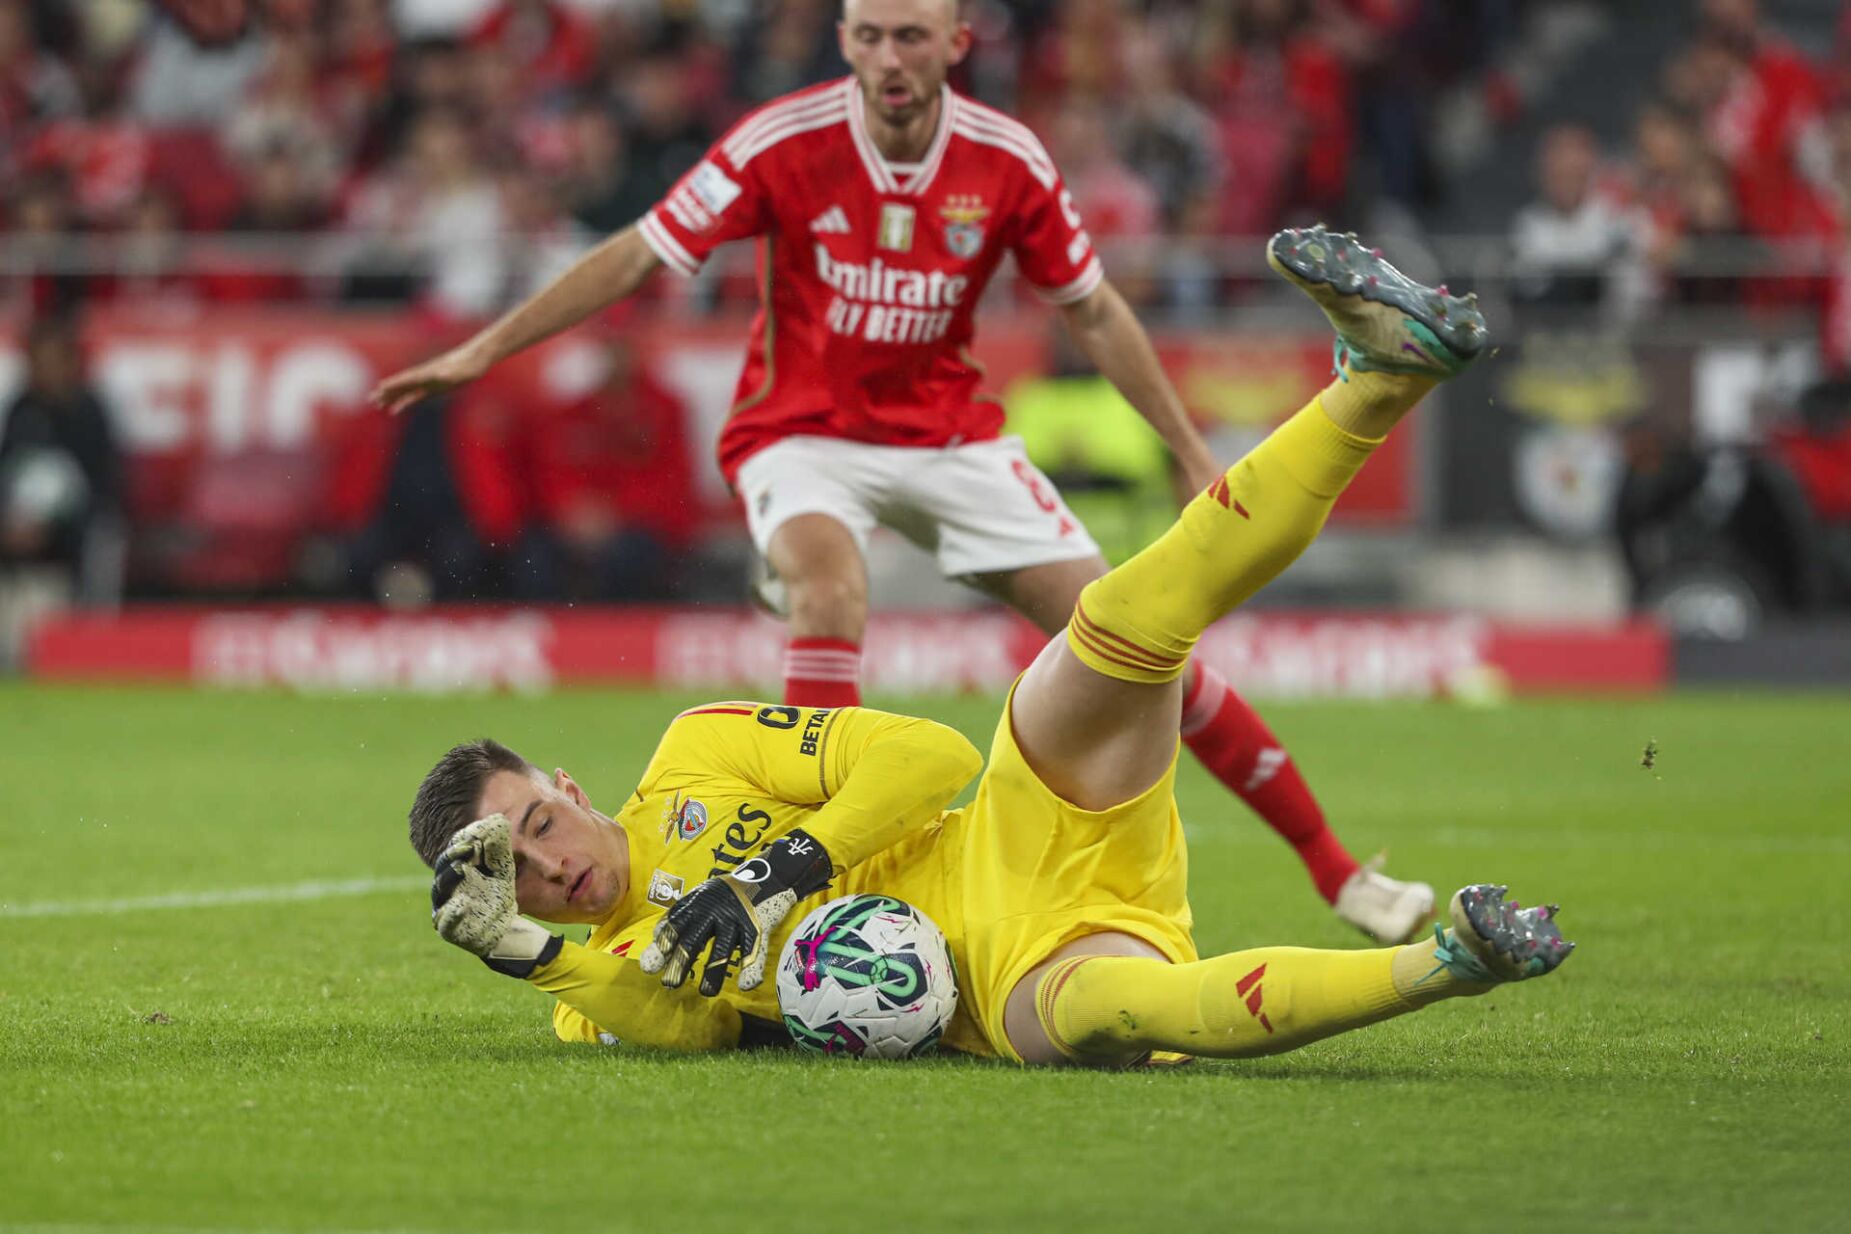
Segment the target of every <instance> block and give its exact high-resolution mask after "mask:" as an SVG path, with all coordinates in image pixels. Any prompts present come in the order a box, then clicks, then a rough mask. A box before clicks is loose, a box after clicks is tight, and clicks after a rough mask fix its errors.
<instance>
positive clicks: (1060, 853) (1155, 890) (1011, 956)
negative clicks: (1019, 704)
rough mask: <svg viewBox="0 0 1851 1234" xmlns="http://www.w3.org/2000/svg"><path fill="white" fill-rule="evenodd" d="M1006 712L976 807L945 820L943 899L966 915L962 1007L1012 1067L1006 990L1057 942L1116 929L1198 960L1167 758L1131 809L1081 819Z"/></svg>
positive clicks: (1172, 954) (1177, 959)
mask: <svg viewBox="0 0 1851 1234" xmlns="http://www.w3.org/2000/svg"><path fill="white" fill-rule="evenodd" d="M1014 698H1015V692H1014V690H1013V689H1012V690H1011V691H1010V704H1011V705H1012V704H1013V702H1014ZM1010 711H1011V706H1010V705H1005V706H1004V708H1003V716H1002V720H1001V722H1000V723H999V724H998V725H997V726H996V739H995V741H994V742H993V743H992V745H991V747H990V763H989V770H987V771H986V772H984V775H983V778H982V779H981V780H979V781H978V784H977V796H976V798H975V800H973V801H972V802H971V804H970V805H968V806H966V807H965V808H964V809H963V810H961V811H956V812H954V814H953V815H950V816H947V818H946V824H947V830H948V832H949V833H950V834H948V835H947V836H946V838H947V839H949V840H951V841H952V843H953V844H955V845H957V846H958V851H957V852H956V854H955V856H954V859H953V863H952V866H951V871H952V873H951V879H952V880H953V882H954V886H953V887H952V888H949V889H948V890H950V891H951V892H952V893H953V896H954V898H955V899H956V900H957V902H958V904H959V906H960V907H961V909H962V913H961V916H962V921H961V922H960V925H961V926H962V931H961V933H962V937H963V941H964V946H963V948H962V951H963V955H962V956H961V957H960V959H961V960H962V961H963V963H964V966H965V968H964V972H963V973H961V974H960V977H961V980H960V996H961V999H962V1000H963V1001H964V1002H965V1006H964V1007H961V1008H960V1010H968V1012H969V1013H970V1016H971V1018H972V1019H973V1020H974V1021H975V1022H976V1024H977V1026H978V1027H979V1028H981V1030H982V1032H983V1035H984V1037H985V1038H986V1039H987V1041H988V1044H989V1045H990V1047H991V1048H992V1049H994V1050H995V1051H996V1053H998V1054H1000V1055H1002V1056H1003V1057H1004V1058H1008V1059H1014V1060H1016V1061H1020V1060H1019V1058H1018V1056H1017V1054H1016V1052H1015V1051H1014V1050H1013V1049H1011V1048H1010V1045H1009V1038H1008V1036H1007V1034H1005V1033H1004V1031H1003V1009H1004V1007H1005V1006H1006V1005H1007V1003H1008V1000H1009V992H1010V991H1011V990H1013V989H1014V988H1015V986H1016V983H1017V982H1019V981H1021V980H1022V978H1023V977H1025V976H1026V975H1027V974H1028V972H1029V970H1030V969H1032V968H1034V967H1035V966H1036V965H1037V964H1040V963H1042V962H1043V961H1044V960H1046V959H1047V958H1048V957H1049V956H1050V955H1052V954H1053V953H1054V951H1055V950H1056V949H1058V948H1059V947H1061V946H1063V945H1064V944H1066V943H1070V942H1072V941H1073V940H1075V939H1078V938H1084V937H1085V936H1087V935H1089V934H1098V933H1102V932H1105V931H1116V932H1119V933H1123V934H1130V935H1134V936H1135V937H1137V938H1140V939H1143V940H1144V941H1145V942H1147V943H1149V944H1150V945H1151V946H1153V947H1155V948H1157V950H1158V951H1160V952H1162V953H1163V954H1164V955H1165V956H1167V957H1168V958H1169V959H1170V960H1171V961H1172V962H1173V963H1188V962H1190V961H1193V960H1195V959H1196V958H1197V957H1196V950H1195V940H1194V938H1193V936H1192V934H1191V930H1192V927H1193V924H1194V918H1193V917H1192V915H1191V914H1190V911H1189V895H1188V888H1189V859H1188V852H1187V849H1186V848H1185V846H1184V842H1183V826H1182V819H1181V818H1180V817H1179V816H1178V815H1177V812H1176V797H1175V793H1174V788H1175V782H1176V761H1175V759H1174V758H1172V759H1171V760H1170V766H1169V769H1168V770H1166V771H1165V772H1164V774H1163V777H1162V778H1161V779H1159V780H1158V781H1157V782H1156V783H1155V784H1153V785H1151V786H1150V788H1148V789H1146V790H1145V791H1144V792H1143V793H1142V794H1140V795H1139V796H1138V797H1137V798H1135V799H1134V800H1131V801H1127V802H1124V803H1123V804H1121V805H1117V806H1114V807H1112V808H1111V809H1109V810H1097V811H1095V810H1082V809H1080V808H1079V807H1077V806H1075V805H1072V804H1070V803H1069V802H1067V801H1065V800H1063V799H1061V798H1060V797H1058V796H1056V795H1055V794H1054V792H1053V790H1051V789H1050V788H1048V786H1047V785H1045V784H1043V783H1042V782H1041V780H1040V778H1039V777H1038V776H1036V775H1035V773H1034V772H1033V771H1032V770H1030V769H1029V766H1028V763H1027V762H1026V761H1025V760H1024V759H1023V757H1022V751H1021V750H1020V749H1018V748H1017V746H1016V743H1015V732H1014V729H1013V726H1012V724H1011V722H1010ZM947 1044H955V1043H954V1042H952V1041H951V1040H950V1038H949V1037H948V1038H947Z"/></svg>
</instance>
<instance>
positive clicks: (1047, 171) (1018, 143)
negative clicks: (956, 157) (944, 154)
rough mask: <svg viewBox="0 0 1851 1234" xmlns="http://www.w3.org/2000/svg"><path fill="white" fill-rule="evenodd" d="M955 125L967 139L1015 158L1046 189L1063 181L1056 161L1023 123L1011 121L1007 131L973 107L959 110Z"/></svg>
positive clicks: (959, 132)
mask: <svg viewBox="0 0 1851 1234" xmlns="http://www.w3.org/2000/svg"><path fill="white" fill-rule="evenodd" d="M991 115H995V113H991ZM999 118H1000V117H999ZM953 124H954V125H955V127H956V129H957V132H958V134H959V135H960V136H962V137H963V138H965V139H966V140H968V141H974V142H977V143H978V144H979V145H985V146H994V147H995V148H996V149H998V150H1003V151H1006V152H1008V153H1010V154H1013V155H1015V156H1016V158H1018V159H1020V160H1021V161H1022V164H1023V166H1025V167H1027V168H1028V171H1029V174H1030V175H1032V176H1034V177H1035V179H1036V181H1037V182H1038V183H1039V184H1040V185H1041V187H1042V188H1044V189H1052V188H1053V187H1054V185H1055V183H1056V182H1057V181H1058V180H1059V178H1060V174H1059V172H1058V171H1057V170H1056V169H1055V167H1054V160H1053V159H1051V158H1049V157H1048V152H1047V151H1046V150H1045V149H1043V148H1042V146H1041V143H1040V142H1039V141H1037V140H1036V139H1035V135H1034V134H1033V133H1031V132H1029V131H1028V130H1027V129H1026V128H1023V127H1022V126H1021V125H1020V124H1015V122H1014V121H1010V124H1012V125H1013V126H1014V127H1013V128H1004V127H1002V126H1001V125H998V124H996V123H994V122H993V121H992V120H991V119H990V118H989V117H985V116H979V115H978V114H977V109H976V108H974V107H969V106H964V107H959V108H958V114H957V116H956V118H955V119H954V120H953Z"/></svg>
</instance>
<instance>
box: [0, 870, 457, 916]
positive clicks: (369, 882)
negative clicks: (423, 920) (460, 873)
mask: <svg viewBox="0 0 1851 1234" xmlns="http://www.w3.org/2000/svg"><path fill="white" fill-rule="evenodd" d="M429 885H430V880H429V879H425V878H418V877H405V876H401V877H396V878H348V879H315V880H312V881H310V882H306V883H275V884H271V885H270V886H268V887H225V888H221V889H219V890H217V891H177V892H173V893H171V894H168V895H159V896H129V897H118V898H115V899H107V900H52V901H46V902H42V903H39V904H0V917H90V916H97V917H113V916H120V915H121V914H123V913H151V912H159V911H161V910H163V909H174V908H235V907H237V906H239V905H243V904H285V903H295V902H300V901H303V900H338V899H345V898H348V897H352V896H370V895H378V894H380V893H382V892H387V891H410V890H412V889H413V888H417V887H428V886H429Z"/></svg>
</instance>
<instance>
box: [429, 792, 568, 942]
mask: <svg viewBox="0 0 1851 1234" xmlns="http://www.w3.org/2000/svg"><path fill="white" fill-rule="evenodd" d="M431 924H432V925H434V926H436V927H437V933H438V934H440V935H441V936H442V937H443V940H444V941H445V942H447V943H454V944H455V945H456V946H458V947H461V948H462V949H463V950H464V951H467V952H470V953H471V954H473V955H478V956H481V957H482V962H483V963H484V964H487V965H488V966H489V967H490V968H492V969H494V970H495V971H496V972H498V973H506V974H507V975H508V976H510V977H527V976H530V975H531V974H532V973H533V970H534V969H536V968H539V967H540V966H541V965H543V964H547V963H549V962H551V961H552V959H553V957H555V956H557V955H558V954H559V949H560V948H561V947H562V946H564V945H565V939H564V937H563V936H561V935H558V934H549V933H547V931H546V930H545V929H544V928H542V927H541V926H539V925H536V924H534V923H533V922H531V921H529V920H527V918H525V917H523V916H521V914H520V910H519V907H518V905H517V904H516V901H515V896H514V845H513V842H512V841H511V840H510V839H509V831H508V820H507V818H506V817H504V816H503V815H500V814H491V815H489V816H488V817H487V818H479V819H477V820H476V821H475V822H473V823H471V824H469V826H467V827H465V828H463V829H462V830H461V831H459V832H457V833H456V834H455V835H454V836H452V837H451V838H450V847H449V848H446V849H445V850H444V851H443V856H441V857H439V858H438V859H437V873H436V877H435V878H433V879H432V880H431Z"/></svg>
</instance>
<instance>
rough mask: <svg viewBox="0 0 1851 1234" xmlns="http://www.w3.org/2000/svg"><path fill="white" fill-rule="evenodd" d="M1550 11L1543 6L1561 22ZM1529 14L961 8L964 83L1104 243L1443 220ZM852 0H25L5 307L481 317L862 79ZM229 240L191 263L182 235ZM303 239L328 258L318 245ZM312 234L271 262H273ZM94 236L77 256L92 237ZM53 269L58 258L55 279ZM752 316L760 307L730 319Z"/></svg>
mask: <svg viewBox="0 0 1851 1234" xmlns="http://www.w3.org/2000/svg"><path fill="white" fill-rule="evenodd" d="M1539 2H1540V0H1539ZM1524 6H1525V0H1200V2H1188V0H1017V2H1013V3H1009V2H1005V0H971V2H970V3H968V4H967V5H966V15H967V16H968V17H969V19H970V20H971V22H972V24H973V26H974V28H975V31H976V46H975V51H974V52H973V54H972V55H971V57H970V58H969V60H968V61H967V62H966V63H965V64H964V65H963V66H961V67H960V69H959V70H958V71H957V76H956V78H955V79H954V81H955V84H956V85H958V86H959V87H960V88H962V89H964V90H967V91H969V92H971V93H973V94H975V95H977V96H978V97H980V98H982V99H984V100H985V101H988V102H991V103H993V104H996V105H999V106H1001V107H1004V108H1005V109H1007V110H1010V111H1012V112H1014V113H1016V114H1019V115H1021V116H1022V117H1023V118H1024V119H1025V120H1026V121H1028V122H1029V123H1030V124H1031V125H1032V126H1034V127H1035V128H1036V129H1037V130H1038V131H1039V132H1041V133H1042V134H1043V135H1044V137H1045V139H1046V141H1047V143H1048V144H1049V146H1050V147H1051V148H1052V150H1053V153H1054V155H1055V157H1056V159H1057V160H1058V161H1059V162H1060V164H1061V165H1062V166H1063V168H1064V169H1065V171H1066V173H1067V175H1068V177H1069V179H1070V181H1071V183H1072V187H1073V190H1074V195H1075V197H1076V199H1077V200H1078V202H1079V205H1080V208H1081V210H1082V211H1083V213H1084V215H1085V217H1086V218H1087V219H1088V222H1089V225H1090V226H1091V228H1092V230H1093V231H1094V232H1095V233H1096V234H1098V235H1099V236H1101V237H1102V238H1107V239H1113V238H1117V239H1135V238H1139V237H1149V236H1156V235H1159V234H1162V235H1167V236H1171V237H1179V238H1181V239H1182V241H1183V242H1182V243H1180V244H1176V245H1173V246H1171V247H1170V249H1169V252H1168V254H1167V255H1163V256H1157V257H1153V258H1152V261H1151V269H1150V270H1149V271H1148V278H1147V279H1141V280H1139V281H1140V282H1141V283H1142V284H1143V286H1142V290H1143V292H1144V293H1145V294H1146V295H1147V297H1163V298H1167V299H1169V300H1171V301H1174V302H1177V303H1179V304H1185V305H1186V304H1191V303H1200V302H1209V303H1212V302H1213V301H1214V300H1215V299H1216V297H1217V296H1218V295H1221V294H1224V293H1225V291H1226V288H1225V287H1224V286H1220V285H1217V283H1216V282H1215V281H1214V280H1213V278H1212V277H1209V278H1205V277H1204V276H1203V275H1202V273H1201V270H1202V263H1201V261H1200V260H1199V258H1197V257H1195V256H1193V255H1192V254H1190V253H1189V251H1188V243H1187V242H1188V241H1189V240H1190V239H1192V238H1193V239H1202V238H1208V237H1213V236H1217V235H1225V234H1239V235H1250V234H1254V233H1258V232H1265V231H1267V230H1269V229H1271V228H1272V227H1273V226H1275V225H1276V224H1277V223H1279V222H1280V221H1282V220H1285V219H1288V218H1293V217H1310V216H1325V215H1329V216H1335V215H1336V214H1338V213H1339V212H1340V211H1341V210H1342V208H1343V206H1344V205H1345V203H1346V202H1350V201H1353V200H1354V199H1356V198H1357V197H1359V196H1377V195H1379V196H1385V197H1389V198H1395V199H1400V200H1405V201H1407V202H1410V203H1416V204H1417V203H1420V202H1422V201H1426V200H1429V199H1430V198H1431V197H1432V195H1433V193H1434V192H1435V187H1434V186H1435V177H1434V176H1433V174H1432V170H1431V155H1430V153H1429V151H1428V148H1427V143H1428V133H1429V130H1430V125H1429V123H1428V120H1427V117H1426V115H1425V111H1426V109H1427V108H1428V107H1429V106H1430V105H1431V104H1432V101H1433V100H1434V99H1435V98H1437V97H1438V96H1439V94H1440V92H1442V91H1443V90H1446V89H1448V88H1452V87H1454V86H1456V85H1457V84H1458V83H1460V82H1461V81H1476V80H1477V78H1475V77H1474V75H1475V74H1477V75H1481V76H1482V78H1483V85H1484V89H1486V90H1487V91H1491V92H1494V93H1495V92H1496V91H1497V88H1498V87H1497V81H1496V75H1495V73H1494V72H1492V71H1490V70H1491V69H1493V68H1494V66H1495V64H1496V63H1497V56H1498V52H1499V49H1500V47H1501V46H1502V45H1504V44H1505V43H1507V42H1508V41H1509V40H1510V38H1511V37H1512V34H1513V32H1514V29H1515V26H1516V22H1517V18H1518V15H1519V13H1520V10H1521V9H1522V8H1523V7H1524ZM837 15H838V3H837V0H4V2H0V207H3V209H4V216H3V219H0V226H3V228H4V231H5V232H6V233H10V236H11V238H12V239H13V241H15V246H14V247H15V249H16V255H15V266H16V267H19V266H20V265H21V263H23V266H24V268H26V269H28V270H30V269H31V268H32V255H33V254H34V253H35V252H37V253H41V254H42V255H43V257H44V261H43V264H42V269H43V270H44V271H46V272H47V273H45V274H44V275H42V276H41V277H37V278H28V279H24V280H21V279H17V278H15V279H13V280H11V281H10V284H9V287H10V293H11V294H12V295H13V296H15V297H18V296H21V295H24V296H26V297H29V298H30V299H31V300H32V301H33V302H34V303H33V307H37V308H43V307H46V306H47V305H48V304H50V303H68V302H71V301H75V300H78V299H82V298H97V297H123V296H160V297H196V298H203V299H207V300H213V301H234V302H235V301H247V300H257V299H262V300H277V299H284V300H288V299H297V298H317V299H337V300H349V301H351V300H381V299H383V300H396V301H406V300H409V301H415V302H416V303H418V304H419V305H420V306H421V307H424V308H426V309H428V310H429V311H431V312H434V313H437V314H440V315H443V316H445V317H452V318H472V317H479V316H481V315H483V314H486V313H490V312H492V311H494V310H495V309H497V308H500V307H503V306H505V305H506V304H508V303H510V302H511V301H513V300H515V299H517V298H519V297H520V296H521V295H522V294H523V293H524V292H525V291H527V290H530V289H531V288H532V287H534V286H535V285H536V284H538V283H540V282H543V281H544V280H545V279H547V278H548V277H550V275H551V274H552V273H554V272H555V271H556V270H557V269H558V268H559V267H560V266H561V265H562V264H564V263H567V262H569V261H570V260H571V259H572V258H573V256H574V255H576V254H577V253H578V252H580V251H582V249H583V248H584V247H585V246H586V245H587V244H589V243H590V242H592V241H593V240H595V239H596V238H597V237H599V236H601V235H603V234H606V233H608V232H610V231H612V230H614V229H616V228H619V227H621V226H623V225H625V224H626V223H628V222H630V221H632V220H634V219H635V218H636V217H637V216H638V215H640V214H641V213H642V212H643V211H644V210H646V209H647V208H648V207H649V206H651V205H652V204H654V202H655V201H656V200H658V199H659V198H660V197H661V196H662V194H663V193H664V192H665V190H666V189H667V188H668V187H669V186H670V185H671V184H672V183H673V181H674V179H675V178H676V177H677V176H678V175H679V174H680V173H681V172H682V171H684V170H685V169H686V168H687V167H688V166H689V165H690V164H691V163H692V162H693V161H694V160H695V159H696V158H697V157H698V156H699V154H700V152H701V151H702V150H703V149H704V148H705V147H706V146H707V144H708V143H709V142H711V141H712V140H713V139H714V138H715V137H717V136H718V135H719V134H721V133H722V132H724V131H725V129H726V128H727V127H728V126H729V125H730V124H731V123H733V122H734V121H736V120H737V119H738V118H739V117H740V116H741V115H742V114H744V113H745V112H746V111H747V110H749V109H750V108H752V107H754V106H756V105H758V104H760V103H763V102H765V101H766V100H768V99H770V98H772V97H774V96H776V95H778V94H781V93H783V92H786V91H789V90H793V89H796V88H799V87H802V86H805V85H809V84H812V83H815V82H819V81H824V80H827V79H829V78H831V77H835V76H838V75H840V74H842V73H843V72H845V71H846V70H845V68H844V66H843V65H842V62H841V59H840V57H839V55H838V53H837V51H836V45H835V33H834V22H835V20H836V17H837ZM201 233H203V234H204V235H206V236H208V237H211V238H213V240H215V241H216V243H208V244H206V245H205V246H204V247H203V248H202V247H200V246H198V245H195V246H194V247H193V248H192V249H191V250H190V251H188V252H186V253H183V252H182V236H183V235H193V236H198V235H200V234H201ZM303 233H309V236H310V237H311V239H312V241H313V242H312V243H305V242H304V241H303V239H302V237H303ZM276 236H284V237H295V238H296V239H295V242H294V243H291V244H283V245H281V246H279V245H278V244H276V243H275V242H272V243H270V244H265V243H263V242H262V239H261V238H263V237H276ZM77 240H81V241H82V243H81V244H75V243H73V242H74V241H77ZM60 256H61V258H62V259H61V260H55V259H54V258H58V257H60ZM733 293H739V294H747V295H749V293H750V285H749V284H746V285H745V286H743V287H740V288H733V289H727V288H721V289H718V290H715V291H712V292H710V293H708V294H713V295H726V294H733Z"/></svg>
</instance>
